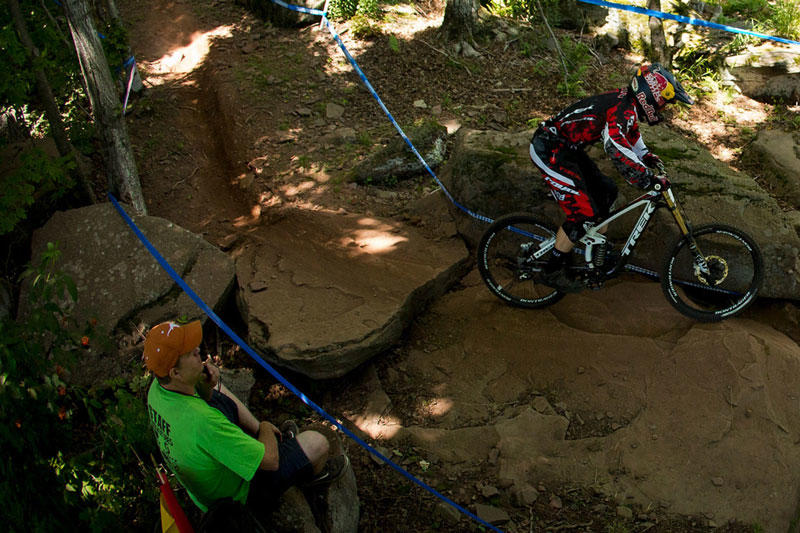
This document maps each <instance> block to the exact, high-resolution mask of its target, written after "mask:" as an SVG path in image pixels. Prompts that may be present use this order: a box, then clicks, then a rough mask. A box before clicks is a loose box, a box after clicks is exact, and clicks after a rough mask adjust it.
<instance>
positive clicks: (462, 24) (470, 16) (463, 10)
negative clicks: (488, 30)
mask: <svg viewBox="0 0 800 533" xmlns="http://www.w3.org/2000/svg"><path fill="white" fill-rule="evenodd" d="M479 6H480V4H479V3H478V2H477V1H476V0H447V4H446V5H445V8H444V20H442V26H441V32H442V35H444V37H445V39H447V40H448V41H452V42H460V41H472V31H473V30H474V29H475V25H476V20H477V17H478V7H479Z"/></svg>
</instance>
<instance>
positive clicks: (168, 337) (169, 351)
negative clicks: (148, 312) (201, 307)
mask: <svg viewBox="0 0 800 533" xmlns="http://www.w3.org/2000/svg"><path fill="white" fill-rule="evenodd" d="M202 340H203V327H202V324H200V321H199V320H195V321H194V322H189V323H188V324H186V325H185V326H181V325H178V324H176V323H175V322H163V323H161V324H159V325H157V326H153V327H152V328H151V329H150V331H149V332H148V333H147V338H145V340H144V364H145V366H147V368H149V369H150V370H151V371H152V372H153V374H155V375H156V376H158V377H160V378H163V377H166V376H167V375H168V374H169V371H170V370H171V369H172V367H174V366H175V364H176V363H177V362H178V358H179V357H180V356H182V355H183V354H185V353H189V352H191V351H192V350H194V349H195V348H197V347H198V346H200V342H201V341H202Z"/></svg>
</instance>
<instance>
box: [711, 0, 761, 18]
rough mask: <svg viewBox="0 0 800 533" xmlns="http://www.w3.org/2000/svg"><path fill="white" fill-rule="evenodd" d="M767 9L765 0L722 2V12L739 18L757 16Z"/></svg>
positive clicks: (731, 0) (730, 0)
mask: <svg viewBox="0 0 800 533" xmlns="http://www.w3.org/2000/svg"><path fill="white" fill-rule="evenodd" d="M768 9H769V3H768V2H767V0H728V1H727V2H722V13H723V14H725V15H727V16H738V17H739V18H758V17H760V16H762V15H765V14H766V12H767V11H768Z"/></svg>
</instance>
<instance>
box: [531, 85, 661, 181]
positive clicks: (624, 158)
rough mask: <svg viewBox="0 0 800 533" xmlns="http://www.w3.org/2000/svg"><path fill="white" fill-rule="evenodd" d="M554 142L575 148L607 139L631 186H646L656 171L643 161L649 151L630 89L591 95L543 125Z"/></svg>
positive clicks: (607, 146) (607, 147) (606, 144)
mask: <svg viewBox="0 0 800 533" xmlns="http://www.w3.org/2000/svg"><path fill="white" fill-rule="evenodd" d="M541 128H542V131H543V132H544V133H545V136H546V138H547V139H548V140H549V141H551V142H558V143H563V144H566V145H567V146H568V147H569V148H571V149H575V150H578V149H583V148H584V147H585V146H586V145H589V144H594V143H595V142H597V141H600V140H602V141H603V148H604V149H605V151H606V153H607V154H608V156H609V157H610V158H611V161H612V162H613V163H614V166H615V167H616V168H617V170H619V172H620V174H622V177H623V178H625V180H626V181H627V182H628V183H630V184H631V185H636V186H638V187H641V188H643V189H644V188H646V187H648V186H649V185H650V180H651V178H652V177H653V175H654V174H653V172H652V171H651V170H650V169H649V168H647V166H646V165H645V164H644V163H643V158H644V156H645V155H646V154H647V153H649V150H648V149H647V147H646V146H645V144H644V141H642V137H641V135H640V134H639V119H638V115H637V113H636V103H635V101H634V100H633V98H631V96H630V95H629V93H628V89H627V88H625V89H618V90H616V91H611V92H608V93H603V94H598V95H595V96H590V97H588V98H585V99H583V100H580V101H578V102H575V103H574V104H572V105H570V106H569V107H567V108H566V109H564V110H563V111H561V112H560V113H558V114H557V115H556V116H554V117H553V118H551V119H549V120H547V121H545V122H544V123H542V125H541Z"/></svg>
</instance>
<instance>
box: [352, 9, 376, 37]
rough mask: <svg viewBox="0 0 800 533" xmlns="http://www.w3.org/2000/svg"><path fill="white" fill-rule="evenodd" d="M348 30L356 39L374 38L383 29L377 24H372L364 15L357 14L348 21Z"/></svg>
mask: <svg viewBox="0 0 800 533" xmlns="http://www.w3.org/2000/svg"><path fill="white" fill-rule="evenodd" d="M350 31H352V32H353V36H354V37H356V38H358V39H374V38H376V37H378V36H379V35H381V34H382V33H383V31H382V30H381V27H380V26H379V25H377V24H373V23H372V22H371V21H370V20H369V18H368V17H367V16H366V15H362V14H360V13H359V14H357V15H356V16H354V17H353V19H352V21H351V23H350Z"/></svg>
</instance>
